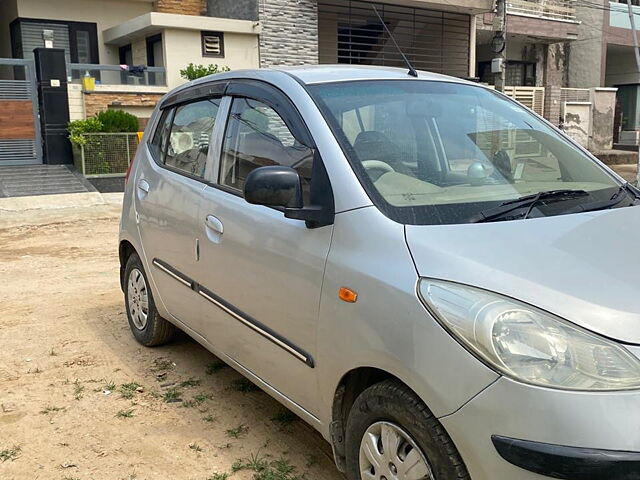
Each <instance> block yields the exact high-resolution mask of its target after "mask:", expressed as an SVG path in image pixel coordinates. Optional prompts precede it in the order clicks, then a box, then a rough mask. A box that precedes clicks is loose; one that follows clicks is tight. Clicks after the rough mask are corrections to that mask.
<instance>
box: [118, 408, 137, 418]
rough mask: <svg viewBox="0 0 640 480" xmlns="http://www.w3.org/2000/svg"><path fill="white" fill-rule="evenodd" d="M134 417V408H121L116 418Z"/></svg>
mask: <svg viewBox="0 0 640 480" xmlns="http://www.w3.org/2000/svg"><path fill="white" fill-rule="evenodd" d="M131 417H133V409H129V410H120V411H119V412H118V413H116V418H131Z"/></svg>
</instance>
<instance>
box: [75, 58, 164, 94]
mask: <svg viewBox="0 0 640 480" xmlns="http://www.w3.org/2000/svg"><path fill="white" fill-rule="evenodd" d="M87 74H88V75H87ZM67 76H68V77H69V79H70V83H82V77H85V76H89V77H93V78H95V83H96V86H103V85H109V86H113V85H119V86H124V85H129V86H132V87H131V88H133V89H135V87H136V86H138V87H165V86H166V85H167V79H166V70H165V68H164V67H142V68H131V67H129V69H124V68H122V67H121V66H120V65H94V64H88V63H70V64H69V65H67Z"/></svg>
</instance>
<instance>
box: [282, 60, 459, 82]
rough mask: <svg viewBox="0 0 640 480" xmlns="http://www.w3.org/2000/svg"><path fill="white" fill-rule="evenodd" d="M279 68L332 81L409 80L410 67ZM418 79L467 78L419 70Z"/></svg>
mask: <svg viewBox="0 0 640 480" xmlns="http://www.w3.org/2000/svg"><path fill="white" fill-rule="evenodd" d="M277 70H279V71H282V72H285V73H288V74H289V75H293V76H294V77H296V78H297V79H298V80H300V81H301V82H302V83H305V84H316V83H330V82H344V81H355V80H408V79H411V78H412V77H411V76H410V75H409V73H408V72H409V69H408V68H395V67H380V66H373V65H309V66H299V67H285V68H278V69H277ZM418 79H420V80H436V81H446V82H461V83H464V82H465V80H462V79H460V78H456V77H450V76H448V75H441V74H438V73H431V72H425V71H420V70H418Z"/></svg>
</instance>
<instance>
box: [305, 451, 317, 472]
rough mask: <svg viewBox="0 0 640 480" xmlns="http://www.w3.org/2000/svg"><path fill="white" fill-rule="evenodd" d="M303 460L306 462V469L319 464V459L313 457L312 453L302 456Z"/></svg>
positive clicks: (315, 456)
mask: <svg viewBox="0 0 640 480" xmlns="http://www.w3.org/2000/svg"><path fill="white" fill-rule="evenodd" d="M304 459H305V460H306V462H307V468H311V467H313V466H314V465H317V464H319V463H320V457H319V456H318V455H314V454H313V453H306V454H305V455H304Z"/></svg>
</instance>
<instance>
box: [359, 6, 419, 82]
mask: <svg viewBox="0 0 640 480" xmlns="http://www.w3.org/2000/svg"><path fill="white" fill-rule="evenodd" d="M371 8H373V11H374V12H376V15H377V16H378V19H379V20H380V23H381V24H382V26H383V27H384V29H385V30H386V31H387V34H388V35H389V38H391V41H392V42H393V44H394V45H395V46H396V48H397V49H398V52H400V55H401V56H402V59H403V60H404V63H406V64H407V67H409V71H408V72H407V73H408V74H409V75H411V76H412V77H418V72H417V71H416V69H415V68H413V65H411V62H410V61H409V59H408V58H407V56H406V55H405V54H404V52H403V51H402V50H401V49H400V46H399V45H398V42H396V39H395V38H393V35H392V34H391V31H390V30H389V27H387V24H386V23H384V20H382V17H381V16H380V14H379V13H378V9H376V6H375V5H371Z"/></svg>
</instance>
